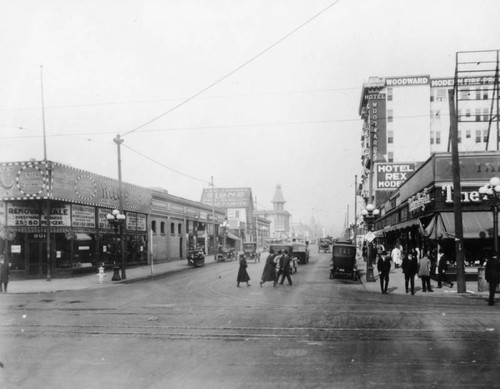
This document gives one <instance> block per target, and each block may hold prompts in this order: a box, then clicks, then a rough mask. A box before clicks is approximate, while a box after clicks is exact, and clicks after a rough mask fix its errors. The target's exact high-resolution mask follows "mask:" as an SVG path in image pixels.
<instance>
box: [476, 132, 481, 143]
mask: <svg viewBox="0 0 500 389" xmlns="http://www.w3.org/2000/svg"><path fill="white" fill-rule="evenodd" d="M476 143H481V130H476Z"/></svg>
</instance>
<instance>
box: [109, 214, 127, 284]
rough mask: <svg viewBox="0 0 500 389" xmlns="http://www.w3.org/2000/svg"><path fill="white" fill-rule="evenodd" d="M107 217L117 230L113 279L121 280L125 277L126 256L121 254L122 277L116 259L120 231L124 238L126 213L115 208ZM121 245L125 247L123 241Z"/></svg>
mask: <svg viewBox="0 0 500 389" xmlns="http://www.w3.org/2000/svg"><path fill="white" fill-rule="evenodd" d="M106 219H107V220H108V223H109V224H110V225H111V226H112V227H113V228H114V230H115V253H114V254H115V255H114V257H115V259H114V262H115V263H114V268H113V270H114V273H113V278H112V279H111V281H120V280H121V278H123V279H125V278H126V277H125V256H124V255H123V252H122V255H121V259H122V261H121V262H122V277H121V278H120V274H119V273H118V269H119V267H118V266H117V265H116V261H117V259H118V232H120V237H121V239H122V240H123V225H124V224H125V215H124V214H123V213H121V212H120V211H119V210H118V209H114V210H113V211H112V212H111V213H108V214H107V215H106ZM120 244H121V246H122V247H123V244H122V242H120Z"/></svg>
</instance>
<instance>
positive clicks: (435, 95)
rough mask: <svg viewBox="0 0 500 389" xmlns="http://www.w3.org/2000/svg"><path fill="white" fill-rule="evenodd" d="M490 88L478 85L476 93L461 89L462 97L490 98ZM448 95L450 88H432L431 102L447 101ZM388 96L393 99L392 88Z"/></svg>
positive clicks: (388, 91) (388, 98) (387, 91)
mask: <svg viewBox="0 0 500 389" xmlns="http://www.w3.org/2000/svg"><path fill="white" fill-rule="evenodd" d="M490 90H491V88H490V87H487V86H485V87H483V88H481V87H478V88H477V89H476V90H475V93H474V90H473V89H461V90H460V99H461V100H469V99H473V97H475V98H474V100H488V99H489V97H490V93H489V92H490ZM447 96H448V89H446V88H436V89H433V90H431V102H433V101H446V99H447ZM386 97H387V101H392V100H393V90H392V88H387V90H386Z"/></svg>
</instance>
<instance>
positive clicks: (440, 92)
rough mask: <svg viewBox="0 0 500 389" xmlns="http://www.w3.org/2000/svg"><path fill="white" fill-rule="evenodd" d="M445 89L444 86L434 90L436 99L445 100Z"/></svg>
mask: <svg viewBox="0 0 500 389" xmlns="http://www.w3.org/2000/svg"><path fill="white" fill-rule="evenodd" d="M446 93H447V91H446V89H445V88H439V89H438V90H437V91H436V101H444V100H446Z"/></svg>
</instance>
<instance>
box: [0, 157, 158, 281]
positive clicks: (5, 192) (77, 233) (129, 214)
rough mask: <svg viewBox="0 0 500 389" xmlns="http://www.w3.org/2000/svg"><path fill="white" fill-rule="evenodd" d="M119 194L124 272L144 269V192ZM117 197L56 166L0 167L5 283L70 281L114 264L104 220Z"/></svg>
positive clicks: (147, 204) (147, 196) (114, 239)
mask: <svg viewBox="0 0 500 389" xmlns="http://www.w3.org/2000/svg"><path fill="white" fill-rule="evenodd" d="M122 190H123V192H122V193H123V199H122V201H123V212H124V214H125V216H126V218H125V221H124V223H123V229H124V231H125V233H124V241H125V251H126V256H125V260H126V264H127V266H131V265H137V264H145V263H147V244H148V243H147V230H148V228H147V222H148V215H149V214H150V213H151V197H152V195H151V190H150V189H146V188H141V187H138V186H135V185H131V184H127V183H123V184H122ZM119 191H120V188H119V183H118V181H117V180H113V179H111V178H107V177H103V176H100V175H97V174H93V173H90V172H86V171H83V170H79V169H75V168H73V167H70V166H65V165H63V164H60V163H56V162H51V161H31V162H16V163H2V164H0V238H1V244H0V245H1V247H0V252H2V253H4V255H5V256H6V257H7V259H8V260H9V262H10V269H11V270H10V273H11V276H13V277H19V278H39V277H45V276H48V275H50V276H54V277H64V276H72V275H75V274H77V273H83V272H85V271H86V269H88V270H89V271H93V270H94V269H95V268H96V267H97V266H99V265H101V264H102V263H104V264H106V265H110V264H112V263H114V262H119V261H120V260H118V259H117V258H116V255H117V249H116V248H117V246H119V244H118V239H119V236H118V234H117V231H116V229H115V228H114V227H113V226H112V225H111V224H110V223H109V222H108V220H107V217H106V216H107V215H108V214H110V213H111V212H112V211H113V209H118V208H119V193H120V192H119ZM47 221H49V223H47ZM47 247H49V249H48V250H47ZM90 269H92V270H90Z"/></svg>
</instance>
